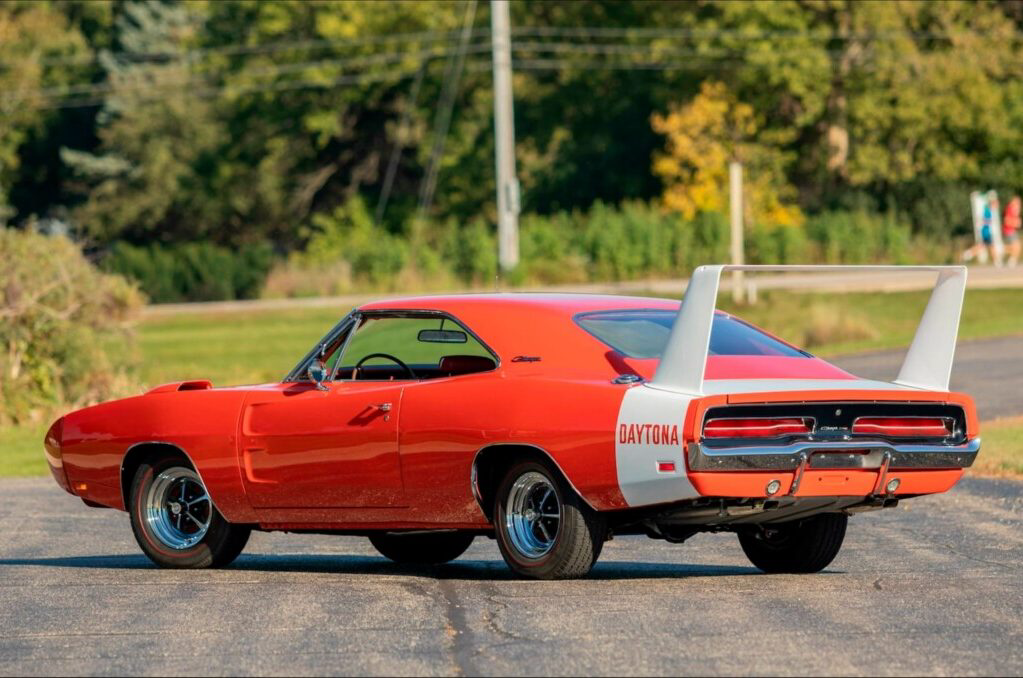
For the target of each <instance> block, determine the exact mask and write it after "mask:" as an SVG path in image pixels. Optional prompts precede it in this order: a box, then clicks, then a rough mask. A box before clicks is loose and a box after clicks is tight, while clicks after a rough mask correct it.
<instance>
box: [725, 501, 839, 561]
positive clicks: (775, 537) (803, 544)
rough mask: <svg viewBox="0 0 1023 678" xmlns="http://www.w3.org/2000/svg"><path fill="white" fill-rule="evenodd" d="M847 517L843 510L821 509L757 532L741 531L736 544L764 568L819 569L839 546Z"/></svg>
mask: <svg viewBox="0 0 1023 678" xmlns="http://www.w3.org/2000/svg"><path fill="white" fill-rule="evenodd" d="M848 521H849V517H848V516H847V515H845V514H844V513H821V514H818V515H816V516H813V517H812V518H807V519H806V520H801V521H798V522H792V523H782V524H780V525H771V526H769V527H767V528H766V529H764V530H759V531H757V532H740V533H739V544H740V545H741V546H742V550H743V551H744V552H745V553H746V557H747V558H749V559H750V562H751V563H753V564H754V565H755V566H756V567H758V568H760V569H761V570H763V571H764V572H769V573H793V574H808V573H811V572H820V571H821V570H823V569H824V568H825V567H827V566H828V565H830V564H831V561H832V560H834V559H835V556H837V555H838V551H839V549H841V548H842V541H843V540H844V539H845V528H846V524H847V523H848Z"/></svg>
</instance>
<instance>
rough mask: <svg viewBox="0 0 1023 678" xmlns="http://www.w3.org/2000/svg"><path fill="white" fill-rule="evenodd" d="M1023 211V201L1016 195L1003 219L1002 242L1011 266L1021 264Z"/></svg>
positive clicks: (1006, 209) (1006, 208)
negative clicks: (1022, 219) (1020, 233)
mask: <svg viewBox="0 0 1023 678" xmlns="http://www.w3.org/2000/svg"><path fill="white" fill-rule="evenodd" d="M1021 210H1023V201H1020V198H1019V196H1018V195H1015V196H1013V197H1012V200H1010V201H1009V204H1008V205H1006V206H1005V217H1004V218H1003V219H1002V240H1004V241H1005V252H1006V254H1007V255H1008V263H1009V266H1015V265H1016V264H1018V263H1019V255H1020V249H1021V248H1023V245H1021V244H1020V240H1019V231H1020V227H1021V226H1023V222H1021V214H1020V213H1021Z"/></svg>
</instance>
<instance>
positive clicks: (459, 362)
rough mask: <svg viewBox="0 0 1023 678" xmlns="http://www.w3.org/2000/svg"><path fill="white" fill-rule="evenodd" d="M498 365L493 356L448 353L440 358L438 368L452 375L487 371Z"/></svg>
mask: <svg viewBox="0 0 1023 678" xmlns="http://www.w3.org/2000/svg"><path fill="white" fill-rule="evenodd" d="M495 367H497V363H495V362H494V359H493V358H488V357H486V356H481V355H446V356H444V357H443V358H441V359H440V364H439V365H438V369H439V370H440V371H441V372H443V373H445V374H448V375H450V376H454V375H456V374H472V373H473V372H486V371H488V370H492V369H494V368H495Z"/></svg>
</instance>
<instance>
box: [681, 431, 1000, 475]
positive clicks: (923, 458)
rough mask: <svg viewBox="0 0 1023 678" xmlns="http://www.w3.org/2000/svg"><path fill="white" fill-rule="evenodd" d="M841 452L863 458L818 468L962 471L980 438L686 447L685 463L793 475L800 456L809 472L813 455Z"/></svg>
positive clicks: (711, 468)
mask: <svg viewBox="0 0 1023 678" xmlns="http://www.w3.org/2000/svg"><path fill="white" fill-rule="evenodd" d="M845 450H849V451H856V452H862V451H866V452H867V454H857V455H855V457H853V455H851V454H850V455H847V457H848V458H849V461H850V463H848V464H843V465H838V466H835V465H826V466H822V467H821V468H829V469H830V468H855V469H871V468H873V469H877V468H882V467H883V466H884V465H885V463H887V467H888V468H892V469H896V468H910V469H913V468H916V469H926V468H938V469H941V468H966V467H968V466H970V465H972V464H973V460H974V459H975V458H976V456H977V452H979V451H980V438H974V439H973V440H969V441H967V442H965V443H963V444H961V445H920V444H906V445H903V444H899V443H891V442H888V441H883V440H852V441H826V442H810V441H802V442H798V443H792V444H789V445H777V446H761V447H730V448H714V447H707V446H706V445H704V444H702V443H690V444H689V454H688V462H689V470H690V471H793V470H797V469H800V467H801V466H802V465H803V456H804V455H805V457H806V468H810V469H812V468H814V465H813V455H814V453H817V452H824V453H829V452H842V451H845ZM853 461H855V462H856V463H853ZM799 475H801V474H799Z"/></svg>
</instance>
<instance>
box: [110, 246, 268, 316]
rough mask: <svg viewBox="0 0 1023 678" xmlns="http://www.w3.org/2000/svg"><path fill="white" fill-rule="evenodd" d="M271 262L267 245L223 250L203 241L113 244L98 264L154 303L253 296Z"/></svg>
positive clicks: (258, 291) (258, 289)
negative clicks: (135, 284) (131, 282)
mask: <svg viewBox="0 0 1023 678" xmlns="http://www.w3.org/2000/svg"><path fill="white" fill-rule="evenodd" d="M272 263H273V250H272V248H271V247H270V245H269V244H268V243H254V244H250V245H243V246H241V247H239V248H238V249H237V250H229V249H227V248H225V247H218V246H216V245H211V244H209V243H182V244H177V245H151V246H149V247H136V246H133V245H129V244H127V243H124V242H118V243H115V244H114V245H113V246H112V247H111V248H110V250H109V251H108V252H107V253H106V254H105V255H104V256H103V258H102V260H101V265H102V267H103V268H104V269H105V270H107V271H110V272H113V273H120V274H121V275H125V276H127V277H129V278H132V279H133V280H136V281H137V282H138V283H139V286H140V287H141V288H142V290H143V291H144V292H145V293H146V294H147V295H148V296H149V298H150V299H151V300H152V301H154V302H158V303H166V302H178V301H213V300H219V299H251V298H254V297H257V296H259V293H260V291H261V290H262V288H263V283H264V282H265V280H266V276H267V274H268V273H269V271H270V267H271V265H272Z"/></svg>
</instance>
